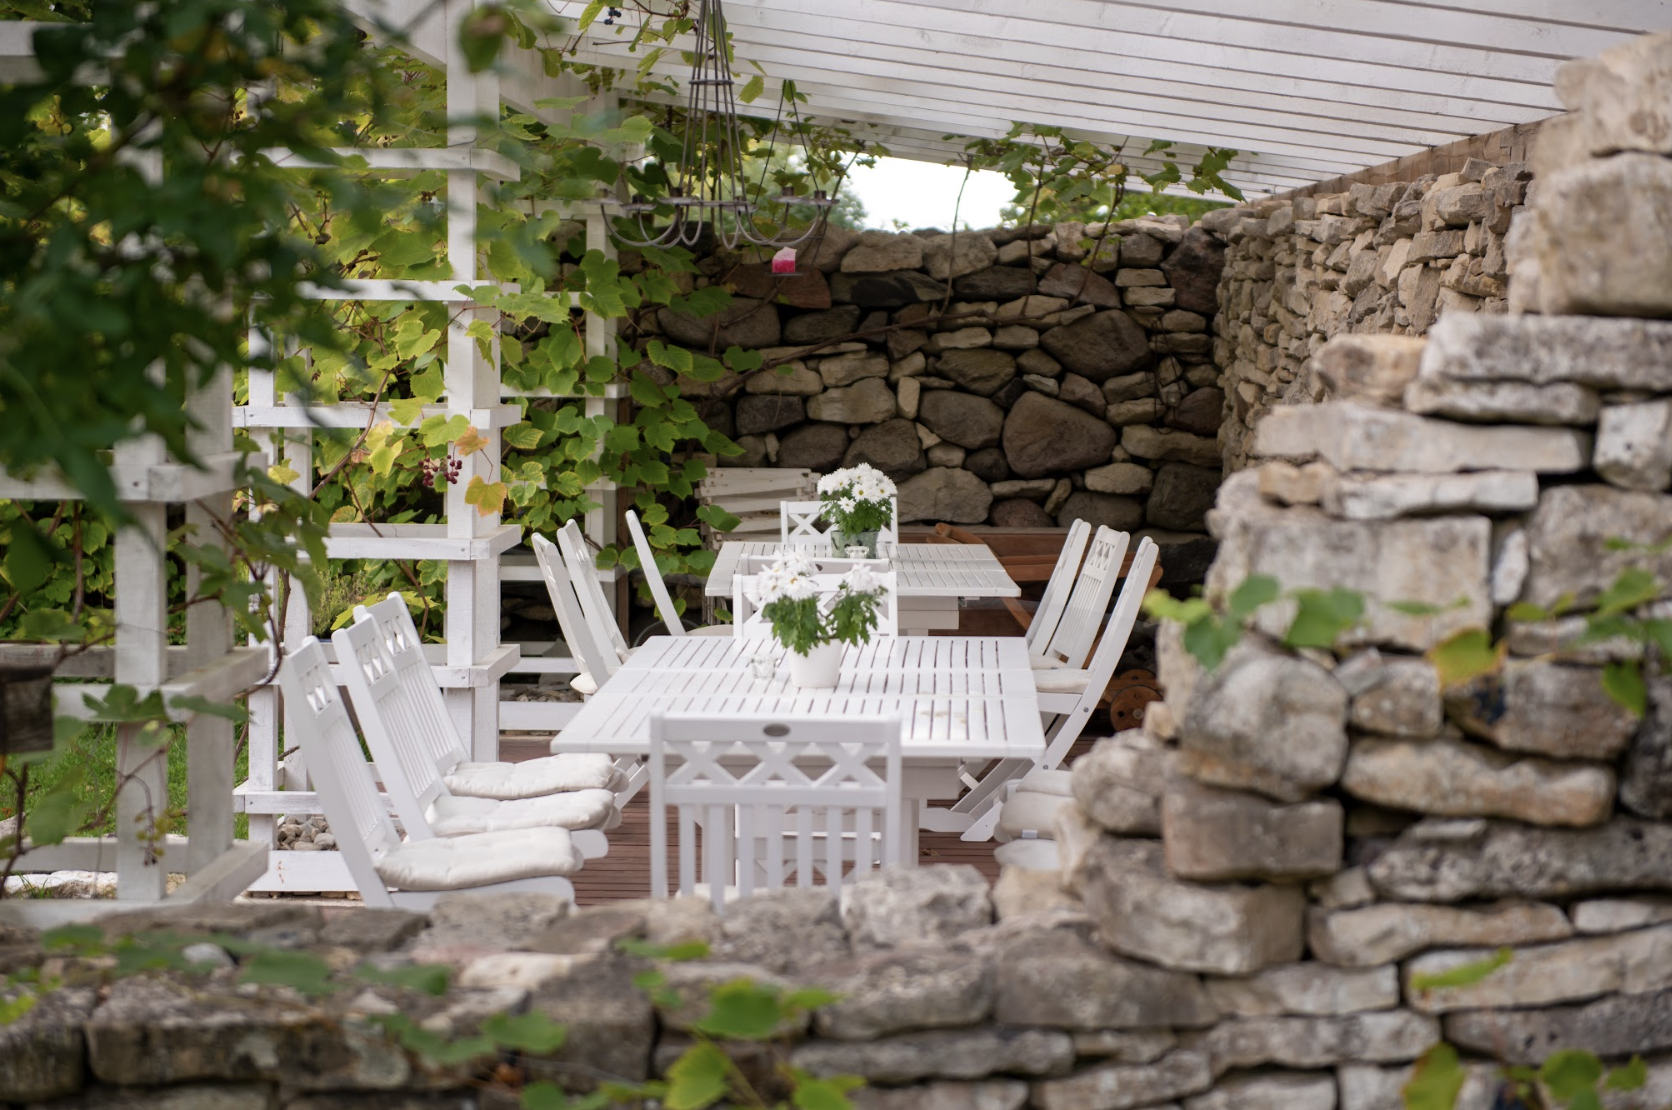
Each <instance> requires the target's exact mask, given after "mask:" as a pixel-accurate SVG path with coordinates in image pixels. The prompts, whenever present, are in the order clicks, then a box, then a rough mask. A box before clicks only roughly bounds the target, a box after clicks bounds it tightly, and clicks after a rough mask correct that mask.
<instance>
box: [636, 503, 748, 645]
mask: <svg viewBox="0 0 1672 1110" xmlns="http://www.w3.org/2000/svg"><path fill="white" fill-rule="evenodd" d="M621 515H622V516H623V517H625V518H626V520H627V531H628V533H629V534H630V535H631V536H632V537H633V550H635V551H637V552H638V553H639V567H640V568H641V569H642V570H643V571H644V580H645V582H646V583H647V584H648V585H649V586H650V596H651V598H652V599H654V600H655V602H656V612H657V614H658V615H660V616H661V618H662V625H663V627H665V628H666V629H667V630H668V635H670V636H683V635H685V634H686V632H688V631H689V632H693V633H695V634H697V635H699V636H729V635H731V629H730V628H728V627H726V626H725V625H723V624H711V625H704V626H703V627H701V628H692V629H687V628H686V627H685V625H684V624H683V623H681V621H680V619H679V610H678V609H677V608H675V606H674V603H673V597H672V596H671V595H669V593H668V586H667V583H666V582H663V581H662V571H661V569H660V568H659V567H657V565H656V550H655V549H654V548H652V547H651V546H650V539H649V537H647V536H646V535H645V534H644V526H643V525H641V524H640V523H639V514H638V513H635V512H634V511H633V510H632V509H628V510H627V511H626V512H624V513H622V514H621Z"/></svg>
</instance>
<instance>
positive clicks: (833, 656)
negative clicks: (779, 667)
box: [790, 640, 842, 689]
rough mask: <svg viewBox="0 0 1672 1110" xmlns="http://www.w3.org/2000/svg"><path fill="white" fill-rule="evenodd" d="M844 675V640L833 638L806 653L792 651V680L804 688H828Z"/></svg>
mask: <svg viewBox="0 0 1672 1110" xmlns="http://www.w3.org/2000/svg"><path fill="white" fill-rule="evenodd" d="M841 675H842V642H841V641H840V640H831V641H830V642H829V643H824V644H820V645H818V646H817V647H815V648H813V649H812V650H811V651H809V652H808V653H807V654H806V655H802V654H800V653H799V652H793V651H792V652H790V681H791V682H792V683H794V684H795V685H797V686H800V687H802V688H804V689H828V688H830V687H832V686H834V685H836V682H837V680H838V679H839V678H841Z"/></svg>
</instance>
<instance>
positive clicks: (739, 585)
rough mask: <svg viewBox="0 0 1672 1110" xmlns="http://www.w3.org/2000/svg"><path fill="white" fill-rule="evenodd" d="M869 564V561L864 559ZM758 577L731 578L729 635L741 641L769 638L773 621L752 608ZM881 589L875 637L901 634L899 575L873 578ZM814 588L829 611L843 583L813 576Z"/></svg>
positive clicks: (891, 573) (837, 578)
mask: <svg viewBox="0 0 1672 1110" xmlns="http://www.w3.org/2000/svg"><path fill="white" fill-rule="evenodd" d="M867 562H869V560H867ZM758 577H759V575H743V574H739V575H735V576H734V577H733V578H732V635H733V636H736V637H737V638H738V639H740V640H753V639H760V638H763V637H770V636H771V635H772V622H771V621H768V620H767V619H766V618H765V617H763V616H761V612H760V609H759V608H758V607H757V606H756V605H755V599H754V596H753V595H754V592H755V580H756V579H757V578H758ZM874 577H875V578H876V580H877V585H878V586H880V587H882V590H883V595H882V599H881V600H880V601H879V602H878V604H877V627H876V629H875V630H874V631H873V632H872V635H874V636H898V635H899V634H900V589H899V575H898V574H896V573H895V572H894V571H888V572H887V573H884V574H877V575H874ZM812 578H813V586H814V588H815V589H817V590H818V592H819V604H820V605H822V606H823V607H825V608H826V609H828V608H829V607H830V605H831V604H832V603H833V602H834V601H835V600H836V590H837V587H839V586H840V585H841V583H842V575H840V574H815V575H813V576H812Z"/></svg>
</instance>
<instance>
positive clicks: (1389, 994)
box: [1207, 961, 1399, 1017]
mask: <svg viewBox="0 0 1672 1110" xmlns="http://www.w3.org/2000/svg"><path fill="white" fill-rule="evenodd" d="M1207 990H1208V998H1209V999H1210V1000H1211V1001H1212V1002H1213V1004H1214V1006H1215V1007H1216V1008H1217V1009H1218V1010H1219V1013H1220V1014H1221V1015H1222V1016H1224V1017H1269V1016H1277V1015H1282V1014H1294V1015H1301V1016H1313V1017H1327V1016H1331V1015H1335V1014H1354V1013H1362V1012H1364V1011H1366V1010H1391V1009H1393V1008H1394V1007H1396V1006H1398V1005H1399V971H1398V969H1397V968H1395V967H1393V966H1392V965H1384V966H1382V967H1373V968H1364V969H1362V970H1361V969H1352V970H1342V969H1340V968H1335V967H1330V966H1329V965H1327V964H1320V963H1315V962H1311V961H1308V962H1306V963H1299V964H1289V965H1287V966H1285V967H1274V968H1269V969H1268V970H1266V971H1262V972H1260V973H1259V974H1258V975H1255V976H1252V977H1250V978H1247V979H1209V980H1208V982H1207Z"/></svg>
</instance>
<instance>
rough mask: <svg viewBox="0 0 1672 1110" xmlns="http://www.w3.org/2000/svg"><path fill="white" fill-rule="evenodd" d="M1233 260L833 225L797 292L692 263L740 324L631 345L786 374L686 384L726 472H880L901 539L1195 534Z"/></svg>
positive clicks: (1189, 243)
mask: <svg viewBox="0 0 1672 1110" xmlns="http://www.w3.org/2000/svg"><path fill="white" fill-rule="evenodd" d="M1222 254H1223V249H1222V244H1221V243H1220V242H1219V240H1218V239H1217V238H1216V237H1214V236H1212V235H1210V234H1208V233H1207V232H1205V231H1200V230H1193V229H1190V228H1188V227H1187V222H1186V221H1185V220H1184V218H1183V217H1153V218H1145V219H1139V220H1131V221H1126V222H1123V223H1118V224H1113V225H1108V226H1104V225H1098V224H1094V225H1091V226H1087V225H1085V224H1058V225H1055V226H1049V225H1040V224H1036V225H1033V226H1032V227H1028V228H1019V229H995V230H990V231H964V232H960V233H959V234H958V235H957V236H952V235H946V234H939V233H933V232H924V233H915V234H892V233H889V232H881V231H868V232H863V233H855V232H851V231H847V230H845V229H842V228H831V229H830V230H829V232H828V233H827V235H826V236H825V238H824V240H823V242H822V243H821V244H820V245H819V247H818V249H817V250H816V251H815V252H813V253H812V255H811V256H810V257H804V258H803V259H802V260H801V269H802V271H803V273H802V275H801V276H798V277H793V278H778V277H774V276H772V275H771V274H770V272H769V268H768V267H767V265H766V264H765V263H762V262H755V261H749V260H748V259H747V258H746V257H745V256H741V255H715V256H711V257H707V258H704V259H702V260H701V262H700V263H699V268H700V270H701V276H700V277H698V278H697V279H696V281H695V284H711V283H712V284H722V285H725V286H727V287H728V288H730V289H732V290H733V291H734V292H735V295H736V301H735V303H734V305H733V307H732V308H730V309H728V310H727V311H726V312H725V313H724V314H723V315H722V316H720V317H718V318H717V319H716V318H709V319H696V318H692V317H689V316H685V315H682V314H680V313H676V312H672V311H669V310H663V311H661V312H659V313H657V314H655V315H654V316H647V317H645V318H643V319H641V320H640V321H639V325H640V328H641V330H640V332H639V333H638V334H637V335H632V336H629V339H630V341H633V342H643V341H644V340H647V339H648V338H649V337H650V336H652V335H659V336H660V337H661V338H663V339H664V340H671V341H673V342H676V343H679V344H681V345H684V346H686V347H688V348H692V349H698V350H715V351H724V350H725V349H726V348H727V347H729V346H731V345H733V344H736V345H737V346H740V347H743V348H745V349H748V350H758V351H761V352H762V353H763V354H764V355H765V356H766V357H767V359H768V361H769V363H770V364H775V367H776V368H775V369H768V370H764V371H762V372H759V373H755V374H752V375H750V376H749V377H748V378H747V380H746V381H745V382H744V383H743V384H742V386H741V388H736V387H735V386H734V385H733V384H731V383H722V384H721V385H719V386H714V385H710V384H708V383H702V382H693V381H687V382H683V383H682V386H683V389H684V392H685V394H686V396H687V397H689V398H690V399H691V400H693V401H694V402H697V403H699V406H700V409H701V411H702V412H703V415H704V418H705V419H706V420H707V421H708V422H709V423H710V424H711V426H713V427H716V428H718V429H720V430H721V431H724V432H726V433H727V434H728V435H730V436H732V437H733V438H735V439H736V441H737V442H738V444H739V445H741V446H742V447H743V451H744V453H743V454H742V455H741V456H738V457H734V458H730V459H723V460H721V461H722V465H732V466H780V467H807V468H810V469H812V470H815V471H818V472H821V473H825V472H829V471H831V470H834V469H836V468H837V467H840V466H849V465H853V464H855V463H858V462H869V463H871V464H873V465H875V466H877V467H879V468H880V469H882V470H883V471H884V472H886V473H888V474H889V475H890V476H891V477H893V478H894V479H895V480H896V481H897V482H899V483H900V515H901V519H902V520H904V521H906V522H912V521H951V522H956V523H976V524H979V523H989V524H994V525H1001V526H1009V527H1024V526H1031V527H1039V526H1052V525H1066V524H1067V523H1068V522H1069V521H1071V520H1073V519H1076V518H1079V519H1085V520H1088V521H1090V522H1092V523H1094V524H1107V525H1110V526H1111V527H1115V528H1118V529H1121V530H1126V531H1138V530H1144V529H1148V530H1151V531H1157V532H1159V533H1161V536H1160V538H1161V539H1166V538H1168V536H1169V535H1170V534H1172V533H1195V534H1198V535H1199V533H1200V532H1201V531H1202V530H1203V523H1202V522H1203V515H1204V514H1205V513H1206V511H1207V510H1208V508H1210V507H1211V506H1212V504H1213V493H1214V490H1215V489H1216V488H1217V486H1218V484H1219V477H1220V461H1219V448H1218V444H1217V442H1216V440H1215V435H1216V433H1217V431H1218V427H1219V421H1220V418H1221V413H1222V411H1223V407H1224V406H1223V396H1222V394H1221V392H1220V391H1219V389H1218V385H1217V382H1218V372H1217V371H1216V370H1215V368H1214V366H1213V364H1212V361H1211V353H1210V336H1209V329H1210V328H1211V326H1212V322H1213V313H1214V307H1215V303H1216V296H1217V285H1218V277H1219V267H1220V260H1221V257H1222ZM626 265H628V266H629V267H630V266H632V265H633V262H632V260H631V259H629V260H628V261H627V262H626ZM643 368H644V369H645V370H646V371H647V372H652V373H656V372H657V371H656V370H655V368H653V367H651V366H649V364H648V363H647V364H645V366H644V367H643ZM662 378H663V379H664V381H671V380H672V378H671V377H670V376H668V375H666V373H665V372H663V373H662Z"/></svg>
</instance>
